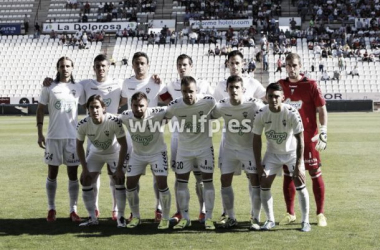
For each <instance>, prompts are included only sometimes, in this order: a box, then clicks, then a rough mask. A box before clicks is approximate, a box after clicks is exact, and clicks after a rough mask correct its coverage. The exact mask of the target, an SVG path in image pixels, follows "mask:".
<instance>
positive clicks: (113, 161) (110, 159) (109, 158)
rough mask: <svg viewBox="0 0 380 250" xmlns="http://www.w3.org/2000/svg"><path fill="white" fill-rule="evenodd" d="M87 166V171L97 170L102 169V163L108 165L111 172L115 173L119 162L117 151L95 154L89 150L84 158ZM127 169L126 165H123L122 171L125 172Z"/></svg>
mask: <svg viewBox="0 0 380 250" xmlns="http://www.w3.org/2000/svg"><path fill="white" fill-rule="evenodd" d="M86 162H87V168H88V171H89V172H98V173H100V171H101V170H102V168H103V166H104V164H105V163H106V164H108V166H110V170H111V172H112V173H115V171H116V168H117V164H118V162H119V152H116V153H113V154H107V155H102V154H97V153H92V152H90V153H89V154H88V156H87V158H86ZM126 170H127V168H126V166H125V165H123V172H124V173H125V172H126Z"/></svg>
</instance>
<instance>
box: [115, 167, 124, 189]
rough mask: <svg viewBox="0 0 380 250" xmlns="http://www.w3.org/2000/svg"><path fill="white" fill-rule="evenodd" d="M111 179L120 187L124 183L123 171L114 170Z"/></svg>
mask: <svg viewBox="0 0 380 250" xmlns="http://www.w3.org/2000/svg"><path fill="white" fill-rule="evenodd" d="M112 177H113V179H114V180H115V182H116V184H118V185H122V184H124V181H125V174H124V172H123V170H121V169H119V168H118V169H116V171H115V173H114V174H113V175H112Z"/></svg>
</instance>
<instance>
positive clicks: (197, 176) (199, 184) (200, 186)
mask: <svg viewBox="0 0 380 250" xmlns="http://www.w3.org/2000/svg"><path fill="white" fill-rule="evenodd" d="M194 177H195V180H196V183H195V192H196V194H197V197H198V202H199V213H204V214H205V211H206V209H205V204H204V198H203V197H204V196H203V188H204V186H203V182H202V174H201V173H200V172H195V173H194Z"/></svg>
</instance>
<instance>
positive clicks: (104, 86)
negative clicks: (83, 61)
mask: <svg viewBox="0 0 380 250" xmlns="http://www.w3.org/2000/svg"><path fill="white" fill-rule="evenodd" d="M80 83H81V84H82V86H83V90H84V94H85V100H86V101H87V100H88V98H90V96H92V95H100V96H101V97H103V101H104V103H105V105H106V111H107V112H108V113H111V114H117V111H118V110H119V103H120V98H121V86H122V82H121V80H117V79H108V80H106V81H105V82H98V81H96V80H93V79H86V80H83V81H81V82H80Z"/></svg>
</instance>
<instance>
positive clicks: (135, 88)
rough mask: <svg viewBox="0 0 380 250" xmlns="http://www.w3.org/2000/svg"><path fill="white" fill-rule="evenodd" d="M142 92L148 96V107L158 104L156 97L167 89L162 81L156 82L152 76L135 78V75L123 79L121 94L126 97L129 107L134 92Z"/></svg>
mask: <svg viewBox="0 0 380 250" xmlns="http://www.w3.org/2000/svg"><path fill="white" fill-rule="evenodd" d="M139 91H140V92H143V93H145V94H146V96H147V97H148V107H157V106H158V97H159V96H160V95H162V94H164V93H166V92H167V91H168V89H167V87H166V85H165V84H164V83H161V84H157V83H155V82H154V80H153V79H152V77H147V78H145V79H144V80H137V79H136V77H135V76H131V77H130V78H128V79H125V80H124V82H123V88H122V92H121V96H122V97H124V98H128V107H129V108H130V107H131V98H132V96H133V94H135V93H136V92H139Z"/></svg>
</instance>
